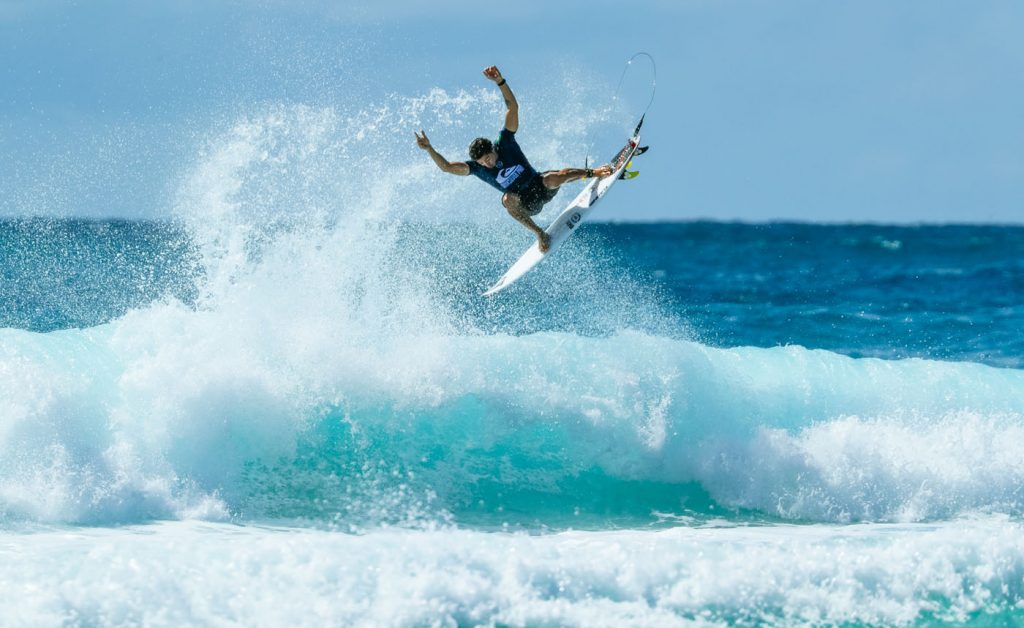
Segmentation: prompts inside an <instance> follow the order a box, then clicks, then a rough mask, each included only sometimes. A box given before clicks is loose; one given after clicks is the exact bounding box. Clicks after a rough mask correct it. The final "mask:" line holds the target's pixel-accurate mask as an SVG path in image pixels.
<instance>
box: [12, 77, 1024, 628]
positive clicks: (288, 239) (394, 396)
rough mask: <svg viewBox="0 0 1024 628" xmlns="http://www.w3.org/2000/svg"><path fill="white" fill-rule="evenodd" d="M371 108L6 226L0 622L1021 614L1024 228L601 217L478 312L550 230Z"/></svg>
mask: <svg viewBox="0 0 1024 628" xmlns="http://www.w3.org/2000/svg"><path fill="white" fill-rule="evenodd" d="M442 96H443V95H437V94H434V95H433V96H432V97H431V98H433V99H434V100H433V101H431V102H432V103H433V104H430V103H427V104H428V105H430V107H434V108H435V109H436V110H438V111H445V110H449V109H451V108H452V107H455V108H456V109H457V107H458V104H457V103H455V104H452V102H451V101H450V100H447V99H446V98H443V97H442ZM492 104H493V103H492ZM413 105H415V106H420V107H421V109H420V110H417V111H421V110H422V109H423V108H424V107H426V108H429V107H427V105H424V104H423V103H420V104H419V105H417V104H416V103H413V104H412V105H410V106H413ZM415 106H414V107H413V109H415ZM407 114H408V110H406V113H401V114H400V113H395V112H391V113H387V112H385V113H381V114H380V116H383V118H384V119H385V122H387V123H388V124H392V123H394V124H398V123H403V124H407V123H409V120H407V119H405V118H401V116H404V115H407ZM367 115H369V114H367ZM408 115H411V114H408ZM417 115H419V114H417ZM388 116H398V117H399V118H401V119H397V118H396V119H391V118H388ZM371 117H372V116H371ZM374 120H377V121H379V119H378V118H373V119H371V120H369V121H368V120H367V119H352V120H350V119H349V118H346V117H339V116H336V115H334V114H332V113H330V112H326V113H325V112H319V111H316V110H311V109H308V108H302V107H297V108H287V107H286V108H281V109H272V110H271V111H269V112H265V113H264V114H261V115H254V116H252V117H251V118H247V119H245V120H242V121H241V122H238V123H237V124H232V125H228V126H227V127H226V128H225V129H223V130H222V131H221V132H219V133H214V134H212V137H211V139H210V140H209V141H208V143H207V145H205V146H204V148H203V150H202V151H199V153H198V156H197V158H196V161H195V163H194V164H192V165H191V166H190V167H189V168H187V169H185V170H184V171H183V173H182V174H181V181H180V182H179V185H177V186H176V188H177V189H178V192H177V194H176V197H175V198H174V199H172V202H170V203H169V205H170V209H168V211H167V212H166V218H162V219H159V220H108V221H83V220H74V219H57V218H38V217H36V218H29V217H26V218H11V219H6V220H0V583H2V586H0V624H3V625H5V626H47V625H71V626H79V625H80V626H108V625H111V626H113V625H133V626H134V625H147V626H162V625H296V626H322V625H337V626H348V625H366V626H370V625H442V626H447V625H514V626H520V625H523V626H525V625H530V626H533V625H570V626H613V625H614V626H622V625H637V626H650V625H658V626H671V625H693V624H696V625H730V624H739V625H765V624H767V625H785V626H789V625H800V624H809V625H820V624H841V625H877V624H886V625H892V624H910V625H935V624H936V623H941V622H964V623H968V624H974V625H985V626H990V625H997V626H1001V625H1013V624H1019V623H1021V622H1024V519H1022V516H1024V371H1022V367H1024V334H1022V332H1021V330H1022V328H1024V228H1022V227H1009V226H885V225H819V224H787V223H778V224H734V223H718V222H675V223H664V224H600V223H597V224H587V225H585V226H584V227H583V228H581V229H580V230H579V232H578V233H577V234H576V235H574V237H573V238H572V239H571V240H570V241H568V242H567V243H566V245H565V246H564V247H563V248H562V249H560V250H559V251H558V253H557V255H555V256H554V257H553V258H552V259H550V260H548V261H546V262H545V263H544V264H543V265H542V266H541V267H540V268H538V269H537V270H536V271H534V272H532V273H531V274H529V275H528V276H527V277H525V278H524V279H523V280H521V281H520V282H519V283H517V284H516V285H515V286H513V287H512V288H510V289H508V290H507V291H505V292H503V293H501V294H500V295H498V296H497V297H495V298H492V299H484V298H481V296H480V294H481V293H482V292H483V291H484V290H485V289H486V288H487V287H488V286H489V285H490V284H491V283H493V282H494V281H495V280H496V279H497V278H498V277H499V276H500V275H501V274H502V272H504V270H505V268H506V267H507V266H508V264H509V263H510V262H511V261H512V260H514V259H515V258H516V257H517V256H518V254H519V253H520V252H521V251H522V250H523V249H525V247H526V246H528V245H529V244H530V235H529V234H528V233H527V232H526V231H525V230H523V229H522V228H521V227H519V226H517V225H515V224H514V223H513V222H512V221H511V220H510V219H509V218H508V216H507V215H505V214H504V212H503V211H502V210H501V208H500V207H498V206H497V205H496V202H495V199H494V198H493V195H490V194H486V190H483V189H482V186H479V187H476V186H473V185H472V182H466V181H463V180H455V181H451V182H449V181H448V180H444V181H445V182H446V183H450V185H445V186H441V185H439V184H438V181H439V179H438V176H439V175H438V173H437V172H436V168H434V166H433V165H432V164H430V163H429V162H426V161H425V159H423V156H422V154H419V153H416V154H410V155H408V156H407V157H408V159H406V160H405V161H402V160H396V161H394V162H392V163H391V167H392V168H393V169H394V171H395V172H396V173H398V174H399V175H400V176H395V177H391V178H389V179H388V180H386V181H381V180H379V179H376V178H374V177H366V176H364V175H359V176H357V173H358V172H362V173H365V172H366V167H369V166H368V164H373V163H379V162H376V161H374V160H375V159H376V156H374V157H372V158H371V157H370V156H368V155H366V152H367V151H366V149H365V146H364V144H365V143H366V142H371V143H372V142H374V141H378V142H383V143H387V142H388V140H387V138H388V137H390V133H383V132H382V133H380V134H378V136H377V137H378V139H377V140H374V139H373V138H372V137H371V138H370V139H367V138H365V137H363V136H360V135H359V132H355V131H352V129H351V128H349V126H348V125H352V128H357V129H365V128H368V126H369V127H372V123H374ZM415 121H417V122H418V121H419V118H416V119H415ZM434 122H437V120H434ZM382 124H383V123H382ZM385 126H386V125H385ZM417 128H419V127H417ZM410 137H411V134H410ZM567 141H568V140H567ZM410 143H411V142H410ZM409 150H414V149H409ZM561 150H562V148H559V146H552V147H551V149H550V151H551V152H550V154H554V153H557V152H560V151H561ZM656 150H657V147H655V149H654V150H652V151H651V153H650V156H649V157H645V159H647V158H654V157H655V156H656V154H657V153H656ZM371 152H372V151H371ZM361 160H362V161H361ZM343 165H344V166H345V167H342V166H343ZM643 184H644V178H643V177H641V178H639V179H637V180H635V181H631V182H628V183H622V184H620V185H621V189H620V188H619V187H617V188H616V192H614V193H612V194H611V195H609V197H608V199H607V201H606V202H608V203H621V204H628V203H629V202H630V192H629V186H631V185H643ZM568 194H570V192H569V191H566V192H563V194H562V196H560V197H559V199H558V200H556V201H555V202H554V203H553V204H552V205H550V206H549V208H548V209H547V210H546V211H545V213H544V214H542V216H541V222H546V221H547V220H550V219H551V218H552V217H553V215H554V213H555V212H557V209H558V206H559V205H561V204H562V203H563V202H564V201H566V200H567V196H568Z"/></svg>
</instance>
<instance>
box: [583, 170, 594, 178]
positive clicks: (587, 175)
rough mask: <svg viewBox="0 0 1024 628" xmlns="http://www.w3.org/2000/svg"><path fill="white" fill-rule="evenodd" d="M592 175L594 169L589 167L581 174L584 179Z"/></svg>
mask: <svg viewBox="0 0 1024 628" xmlns="http://www.w3.org/2000/svg"><path fill="white" fill-rule="evenodd" d="M592 176H594V171H593V170H591V169H590V168H587V174H585V175H583V178H584V179H589V178H590V177H592Z"/></svg>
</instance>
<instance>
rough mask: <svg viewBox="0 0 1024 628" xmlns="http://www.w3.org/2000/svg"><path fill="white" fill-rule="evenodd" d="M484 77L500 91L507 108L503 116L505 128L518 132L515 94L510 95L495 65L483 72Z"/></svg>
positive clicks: (510, 89)
mask: <svg viewBox="0 0 1024 628" xmlns="http://www.w3.org/2000/svg"><path fill="white" fill-rule="evenodd" d="M484 76H486V77H487V78H489V79H491V80H492V81H494V82H495V83H496V84H497V85H498V89H500V90H501V96H502V97H503V98H504V99H505V106H506V107H508V112H507V113H506V114H505V128H506V129H508V130H509V131H512V132H513V133H515V132H516V131H518V130H519V102H518V101H517V100H516V96H515V94H513V93H512V88H511V87H509V86H508V82H507V81H506V80H505V78H504V77H503V76H502V75H501V71H500V70H498V66H496V65H492V66H491V67H489V68H487V69H486V70H484Z"/></svg>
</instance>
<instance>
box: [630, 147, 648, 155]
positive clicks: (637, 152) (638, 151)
mask: <svg viewBox="0 0 1024 628" xmlns="http://www.w3.org/2000/svg"><path fill="white" fill-rule="evenodd" d="M650 148H651V147H650V146H641V147H639V148H637V149H636V150H635V151H633V156H634V157H636V156H637V155H643V154H644V153H646V152H647V151H648V150H649V149H650Z"/></svg>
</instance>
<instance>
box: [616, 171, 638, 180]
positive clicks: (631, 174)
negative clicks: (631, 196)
mask: <svg viewBox="0 0 1024 628" xmlns="http://www.w3.org/2000/svg"><path fill="white" fill-rule="evenodd" d="M639 176H640V171H639V170H623V171H622V174H620V175H619V178H620V179H622V180H624V181H628V180H630V179H635V178H637V177H639Z"/></svg>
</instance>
